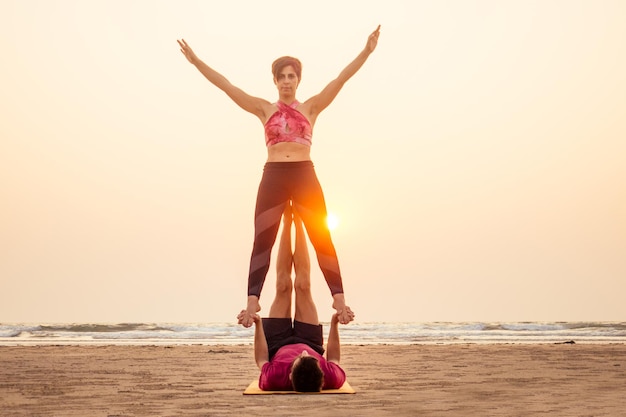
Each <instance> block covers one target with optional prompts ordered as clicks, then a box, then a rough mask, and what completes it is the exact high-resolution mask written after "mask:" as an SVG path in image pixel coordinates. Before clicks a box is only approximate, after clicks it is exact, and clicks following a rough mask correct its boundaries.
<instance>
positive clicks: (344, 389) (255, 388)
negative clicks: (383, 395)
mask: <svg viewBox="0 0 626 417" xmlns="http://www.w3.org/2000/svg"><path fill="white" fill-rule="evenodd" d="M355 393H356V391H355V390H354V389H353V388H352V387H351V386H350V384H348V381H346V382H344V383H343V385H342V386H341V388H339V389H325V390H322V391H321V392H296V391H263V390H262V389H261V388H259V380H258V379H255V380H254V381H252V382H251V383H250V385H248V388H246V390H245V391H244V392H243V394H244V395H262V394H265V395H267V394H305V395H306V394H355Z"/></svg>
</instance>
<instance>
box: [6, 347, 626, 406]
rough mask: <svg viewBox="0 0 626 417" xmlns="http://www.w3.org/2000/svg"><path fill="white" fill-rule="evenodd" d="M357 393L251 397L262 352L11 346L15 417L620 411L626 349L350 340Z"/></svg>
mask: <svg viewBox="0 0 626 417" xmlns="http://www.w3.org/2000/svg"><path fill="white" fill-rule="evenodd" d="M341 365H342V367H343V368H344V369H345V370H346V374H347V376H348V381H349V383H350V385H351V386H352V387H353V388H354V389H355V390H356V394H354V395H325V396H323V397H322V398H323V401H321V400H320V397H318V396H315V395H312V396H311V395H298V396H293V395H286V396H277V395H262V396H244V395H243V390H244V389H245V388H246V387H247V385H248V384H249V383H250V382H251V381H252V380H253V379H255V378H257V377H258V369H257V368H256V366H255V365H254V360H253V348H252V346H251V345H168V346H156V345H145V346H140V345H99V346H94V345H79V346H77V345H39V346H0V409H1V410H3V414H4V413H6V415H11V416H33V415H37V416H59V415H62V416H86V415H89V416H144V415H145V416H180V415H190V416H191V415H193V416H241V415H255V416H277V415H284V416H290V415H295V414H297V415H302V416H326V415H329V416H330V415H332V416H336V415H343V416H365V417H369V416H372V417H373V416H385V415H389V416H413V415H421V416H487V415H488V416H511V415H537V414H543V413H546V414H547V413H550V415H551V416H568V417H569V416H578V415H595V416H599V415H606V416H614V415H620V413H623V410H624V409H626V399H624V398H623V397H624V395H623V393H624V392H626V345H625V344H617V343H613V344H603V343H575V344H566V343H549V344H548V343H546V344H511V343H507V344H473V343H464V344H460V343H459V344H439V345H425V344H412V345H406V346H405V345H364V346H359V345H345V346H343V348H342V357H341Z"/></svg>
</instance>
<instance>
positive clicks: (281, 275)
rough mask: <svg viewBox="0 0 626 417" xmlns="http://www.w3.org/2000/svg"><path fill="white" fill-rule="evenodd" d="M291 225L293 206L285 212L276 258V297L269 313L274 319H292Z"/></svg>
mask: <svg viewBox="0 0 626 417" xmlns="http://www.w3.org/2000/svg"><path fill="white" fill-rule="evenodd" d="M291 224H292V210H291V204H287V207H286V208H285V211H284V212H283V231H282V234H281V236H280V243H279V246H278V255H277V257H276V296H275V297H274V301H273V302H272V306H271V307H270V312H269V317H273V318H291V292H292V291H293V284H292V282H291V270H292V265H293V262H294V259H293V255H292V253H291Z"/></svg>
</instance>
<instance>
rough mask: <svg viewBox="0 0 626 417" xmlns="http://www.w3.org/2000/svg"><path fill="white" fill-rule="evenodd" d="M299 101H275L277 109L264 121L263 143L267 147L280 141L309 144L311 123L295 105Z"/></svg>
mask: <svg viewBox="0 0 626 417" xmlns="http://www.w3.org/2000/svg"><path fill="white" fill-rule="evenodd" d="M299 104H300V103H299V102H297V101H294V102H293V103H291V104H290V105H287V104H285V103H283V102H281V101H277V102H276V106H277V107H278V110H277V111H276V112H275V113H274V114H272V115H271V116H270V118H269V119H268V120H267V122H265V144H266V145H267V147H268V148H269V147H270V146H272V145H275V144H277V143H280V142H296V143H300V144H302V145H306V146H311V138H312V134H311V124H310V123H309V121H308V120H307V118H306V117H304V115H303V114H302V113H300V112H299V111H298V110H297V109H296V107H298V105H299Z"/></svg>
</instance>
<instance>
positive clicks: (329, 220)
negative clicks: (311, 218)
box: [326, 213, 339, 231]
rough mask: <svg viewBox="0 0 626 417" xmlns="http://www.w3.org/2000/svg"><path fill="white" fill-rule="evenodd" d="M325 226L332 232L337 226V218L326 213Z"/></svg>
mask: <svg viewBox="0 0 626 417" xmlns="http://www.w3.org/2000/svg"><path fill="white" fill-rule="evenodd" d="M326 226H328V230H330V231H333V230H335V229H336V228H337V226H339V218H338V217H337V216H335V215H334V214H333V213H328V215H327V216H326Z"/></svg>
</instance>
